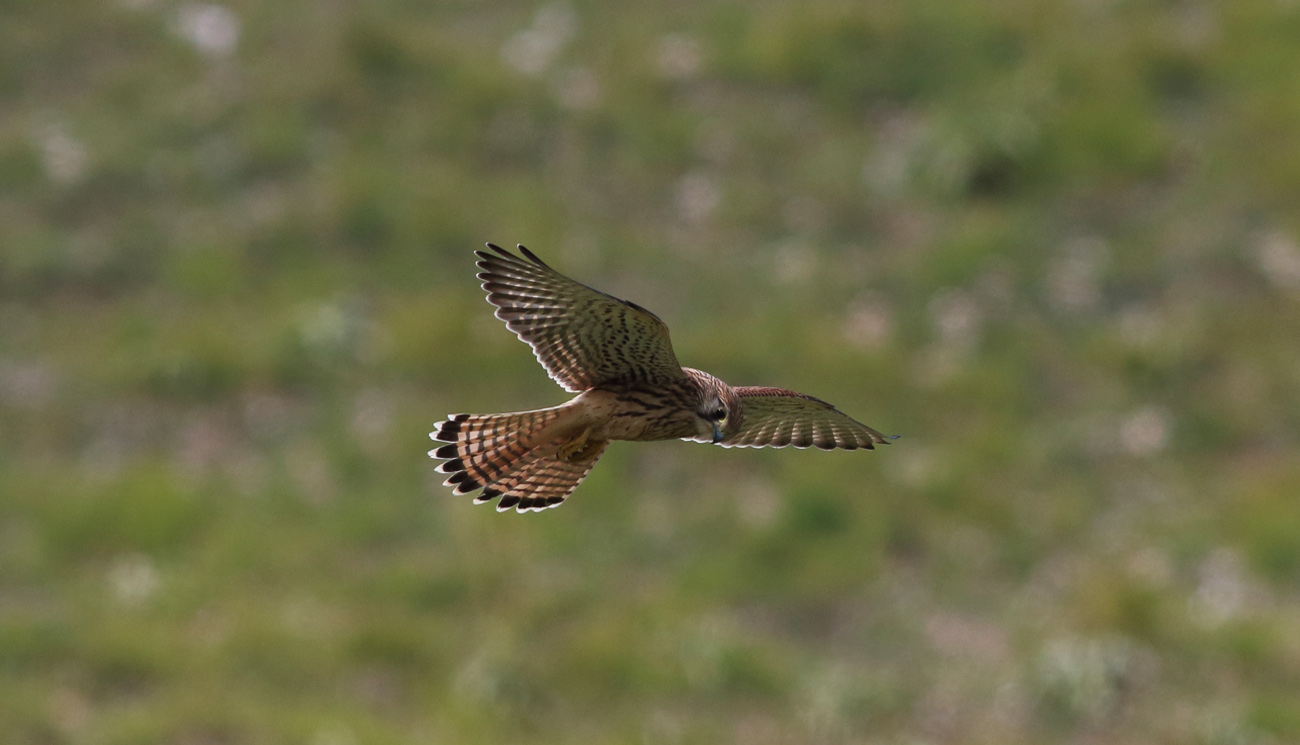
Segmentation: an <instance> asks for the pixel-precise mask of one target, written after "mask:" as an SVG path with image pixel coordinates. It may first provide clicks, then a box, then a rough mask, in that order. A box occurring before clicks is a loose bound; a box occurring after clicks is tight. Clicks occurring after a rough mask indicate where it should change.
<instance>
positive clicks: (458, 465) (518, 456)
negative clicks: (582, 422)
mask: <svg viewBox="0 0 1300 745" xmlns="http://www.w3.org/2000/svg"><path fill="white" fill-rule="evenodd" d="M563 415H564V409H563V408H560V407H556V408H553V409H538V410H537V411H521V412H517V413H513V414H453V415H452V416H449V417H447V420H446V421H444V422H440V423H439V424H438V429H437V430H436V431H434V432H430V433H429V436H430V437H432V438H433V439H435V440H438V441H440V442H446V443H450V444H448V445H443V446H441V447H438V448H434V449H433V450H430V451H429V456H430V457H432V458H440V459H445V460H446V461H447V462H446V463H443V464H442V465H440V466H438V471H439V472H441V473H448V474H451V475H450V476H449V477H448V478H447V481H446V482H445V484H446V485H447V486H455V487H456V493H457V494H468V493H469V492H472V491H474V490H475V489H478V488H479V487H482V486H487V485H488V484H491V483H494V482H495V481H497V480H498V479H501V478H504V477H506V476H508V475H510V474H511V473H513V472H514V471H515V470H516V469H517V468H519V467H520V465H522V463H524V462H525V459H526V457H527V455H528V453H529V451H531V450H532V449H533V448H535V447H536V446H537V445H539V444H541V443H542V442H544V441H545V440H546V439H549V436H548V432H547V428H548V427H551V426H552V425H554V424H557V423H558V422H559V421H560V419H561V417H562V416H563Z"/></svg>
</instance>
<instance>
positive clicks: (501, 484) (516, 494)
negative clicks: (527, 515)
mask: <svg viewBox="0 0 1300 745" xmlns="http://www.w3.org/2000/svg"><path fill="white" fill-rule="evenodd" d="M607 447H609V441H608V440H599V441H593V442H591V443H589V444H588V445H587V447H585V448H584V449H583V450H582V451H581V452H578V453H574V454H573V455H572V456H570V457H569V458H563V459H562V458H559V457H556V455H555V454H554V453H553V452H549V454H546V455H542V453H547V452H548V451H551V450H552V449H551V448H546V447H543V448H538V449H536V450H534V451H533V452H532V453H530V454H529V457H528V458H526V459H525V461H524V462H523V463H522V464H521V465H520V467H519V468H517V469H515V471H514V472H513V473H511V474H510V475H509V476H506V477H505V478H502V479H501V480H499V481H497V482H496V483H494V484H491V485H489V486H488V487H487V488H485V489H484V490H483V493H482V494H481V495H479V496H478V497H477V498H476V499H475V500H474V502H475V503H476V504H482V503H483V502H487V501H489V500H491V499H494V498H496V497H501V501H500V502H498V503H497V512H505V511H506V510H509V509H510V508H511V507H514V508H516V509H517V510H518V511H519V512H535V511H540V510H545V509H549V508H551V507H558V506H559V505H560V504H561V503H562V502H563V501H564V500H565V498H566V497H568V496H569V495H570V494H571V493H573V490H574V489H576V488H578V484H580V483H582V480H583V479H585V478H587V474H589V473H591V469H592V467H593V466H595V465H596V461H598V460H600V456H601V455H603V454H604V453H605V448H607Z"/></svg>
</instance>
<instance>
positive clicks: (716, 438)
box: [713, 422, 722, 445]
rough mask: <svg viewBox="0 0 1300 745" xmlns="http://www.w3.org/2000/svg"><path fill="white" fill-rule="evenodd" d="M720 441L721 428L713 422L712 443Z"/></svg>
mask: <svg viewBox="0 0 1300 745" xmlns="http://www.w3.org/2000/svg"><path fill="white" fill-rule="evenodd" d="M719 442H722V430H721V429H719V428H718V423H717V422H714V423H713V444H714V445H717V444H718V443H719Z"/></svg>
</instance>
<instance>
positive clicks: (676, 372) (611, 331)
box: [474, 243, 685, 393]
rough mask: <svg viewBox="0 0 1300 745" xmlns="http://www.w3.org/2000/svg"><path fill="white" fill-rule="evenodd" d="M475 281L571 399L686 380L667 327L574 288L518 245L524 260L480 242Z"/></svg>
mask: <svg viewBox="0 0 1300 745" xmlns="http://www.w3.org/2000/svg"><path fill="white" fill-rule="evenodd" d="M487 245H488V248H490V249H492V250H493V251H494V252H495V253H488V252H487V251H475V252H474V253H475V255H477V256H478V259H479V260H478V267H479V269H482V270H483V271H481V272H479V274H478V278H479V279H481V280H483V289H484V290H485V291H486V292H487V300H488V302H489V303H491V304H493V305H495V306H496V307H497V311H496V317H497V318H500V319H501V320H502V321H505V323H506V328H508V329H510V330H511V331H513V332H515V335H516V336H518V337H519V338H520V339H521V340H523V341H525V342H527V343H528V345H529V346H531V347H532V348H533V354H535V355H536V356H537V361H538V362H540V363H542V367H544V368H546V372H547V374H549V375H550V376H551V378H552V379H553V380H554V381H555V382H557V383H559V384H560V385H561V386H563V387H564V389H565V390H568V391H571V392H574V393H577V392H579V391H585V390H587V389H588V388H591V387H592V386H596V385H600V384H601V383H610V382H624V381H629V382H630V381H643V382H650V383H657V382H666V381H670V380H680V379H682V378H684V377H685V374H684V373H683V372H682V366H681V365H679V364H678V363H677V356H676V355H674V354H673V347H672V344H671V343H670V342H669V340H668V327H667V326H666V325H664V322H663V321H661V320H659V317H658V316H656V315H655V314H653V313H651V312H650V311H648V310H646V309H645V308H642V307H641V306H639V305H636V304H635V303H629V302H628V301H626V300H619V299H618V298H616V297H613V296H612V295H606V294H605V293H603V292H600V291H599V290H593V289H592V288H590V287H588V286H586V285H584V284H581V283H578V282H574V281H573V280H571V279H569V278H568V277H565V276H564V275H562V274H560V273H559V272H557V271H555V270H554V269H552V268H550V267H549V266H547V265H546V264H545V263H544V262H543V261H542V260H541V259H539V258H537V257H536V256H534V255H533V254H532V252H531V251H529V250H528V249H526V248H524V247H523V246H519V250H520V252H522V253H523V255H524V257H526V259H527V260H525V259H522V258H520V257H518V256H515V255H514V254H512V253H510V252H509V251H506V250H505V249H503V248H501V247H499V246H494V245H492V244H491V243H489V244H487Z"/></svg>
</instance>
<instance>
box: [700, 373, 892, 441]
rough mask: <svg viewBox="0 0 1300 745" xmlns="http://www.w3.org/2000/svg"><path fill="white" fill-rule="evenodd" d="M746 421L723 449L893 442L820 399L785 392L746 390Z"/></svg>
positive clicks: (743, 399) (741, 389) (742, 393)
mask: <svg viewBox="0 0 1300 745" xmlns="http://www.w3.org/2000/svg"><path fill="white" fill-rule="evenodd" d="M734 390H735V391H736V395H738V396H740V401H741V404H742V406H743V407H744V408H743V410H742V411H743V417H744V418H743V419H742V420H741V426H740V430H739V431H738V432H734V433H732V434H730V435H728V436H727V438H726V439H725V440H723V441H722V442H721V443H719V444H720V445H722V446H723V447H750V448H761V447H777V448H782V447H786V446H787V445H793V446H795V447H797V448H806V447H813V446H816V447H818V448H821V449H822V450H834V449H836V448H842V449H844V450H857V449H858V448H866V449H867V450H871V449H873V448H874V447H875V446H876V445H888V444H889V441H890V439H892V438H889V437H886V436H885V435H882V434H881V433H879V432H877V431H876V430H874V429H872V428H870V427H868V426H867V425H865V424H863V423H862V422H859V421H858V420H856V419H854V418H852V417H850V416H849V415H848V414H845V413H844V412H842V411H840V410H839V409H837V408H835V407H834V406H831V405H830V404H828V403H826V402H825V401H823V400H821V399H820V398H813V397H812V396H805V395H804V394H802V393H795V392H794V391H788V390H786V389H784V388H767V387H761V386H742V387H739V388H736V389H734Z"/></svg>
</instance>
